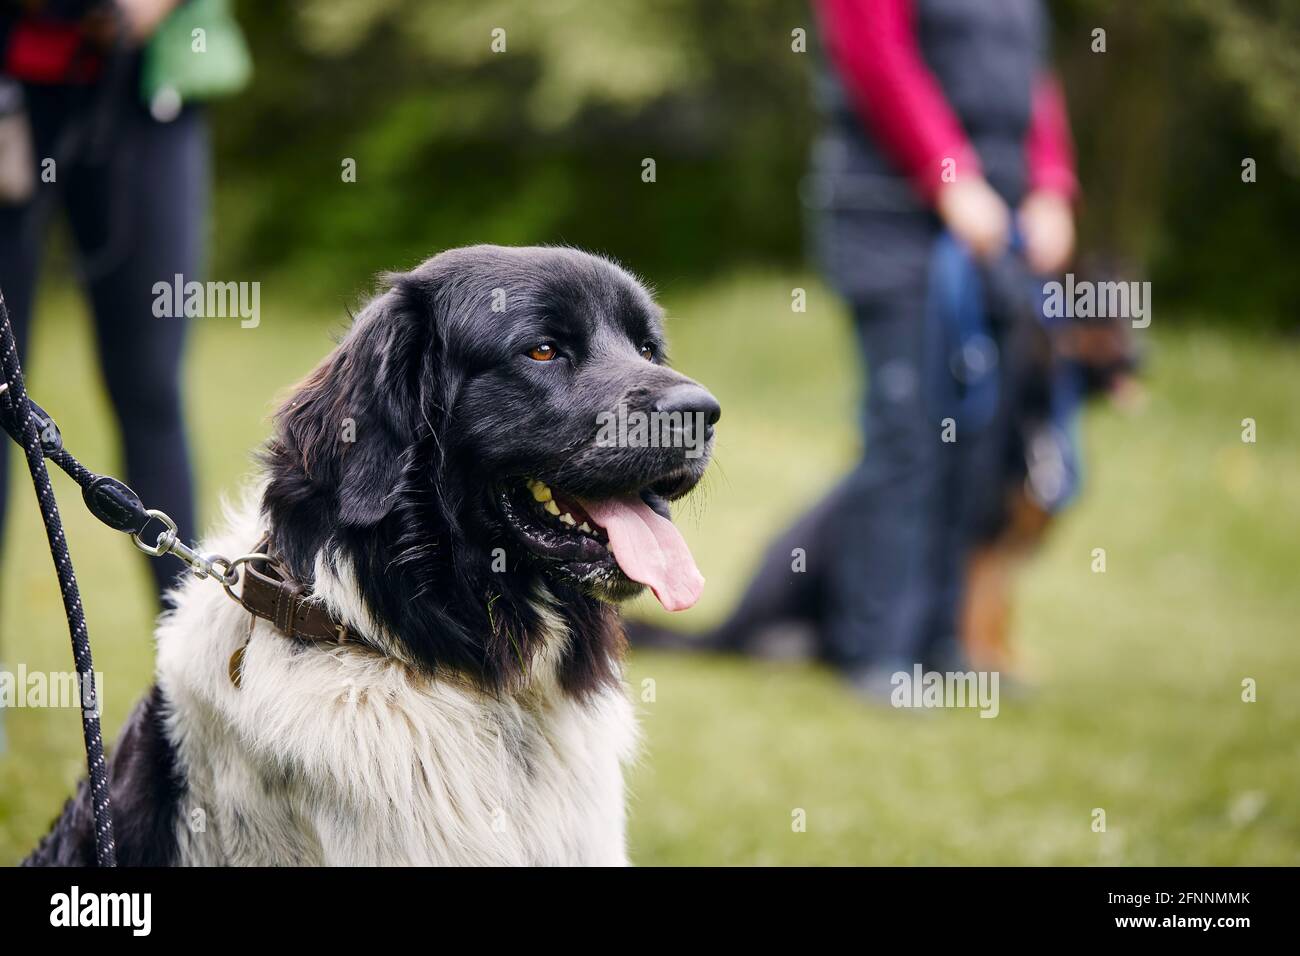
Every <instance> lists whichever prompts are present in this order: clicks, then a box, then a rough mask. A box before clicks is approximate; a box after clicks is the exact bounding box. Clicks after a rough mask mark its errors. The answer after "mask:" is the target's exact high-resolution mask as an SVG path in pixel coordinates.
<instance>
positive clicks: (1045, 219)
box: [1019, 191, 1074, 275]
mask: <svg viewBox="0 0 1300 956" xmlns="http://www.w3.org/2000/svg"><path fill="white" fill-rule="evenodd" d="M1019 219H1020V231H1021V233H1022V234H1023V235H1024V237H1025V259H1026V261H1028V263H1029V267H1030V268H1031V269H1033V270H1034V272H1036V273H1038V274H1039V275H1053V274H1055V273H1059V272H1061V271H1062V270H1064V269H1065V267H1066V265H1067V264H1068V263H1069V261H1070V256H1071V255H1072V254H1073V253H1074V211H1073V210H1072V209H1071V208H1070V201H1069V200H1068V199H1066V198H1065V197H1064V196H1062V195H1060V194H1059V193H1052V192H1041V191H1040V192H1032V193H1030V194H1029V195H1028V196H1026V197H1025V200H1024V202H1022V203H1021V204H1020V214H1019Z"/></svg>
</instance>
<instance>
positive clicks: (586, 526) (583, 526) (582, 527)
mask: <svg viewBox="0 0 1300 956" xmlns="http://www.w3.org/2000/svg"><path fill="white" fill-rule="evenodd" d="M578 530H579V531H585V532H587V534H591V525H589V524H587V522H585V521H584V522H583V523H582V524H580V525H578Z"/></svg>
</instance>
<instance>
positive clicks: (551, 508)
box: [542, 501, 560, 518]
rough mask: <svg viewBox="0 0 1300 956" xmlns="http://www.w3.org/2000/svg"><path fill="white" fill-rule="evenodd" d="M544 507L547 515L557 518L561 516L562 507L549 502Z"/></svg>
mask: <svg viewBox="0 0 1300 956" xmlns="http://www.w3.org/2000/svg"><path fill="white" fill-rule="evenodd" d="M542 507H543V508H544V509H545V510H546V513H547V514H551V515H555V516H556V517H557V518H558V517H559V516H560V506H559V505H557V504H556V503H555V502H554V501H548V502H546V504H544V505H542Z"/></svg>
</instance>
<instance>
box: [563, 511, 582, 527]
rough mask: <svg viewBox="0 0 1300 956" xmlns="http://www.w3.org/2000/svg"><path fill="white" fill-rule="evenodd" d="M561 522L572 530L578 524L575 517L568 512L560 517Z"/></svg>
mask: <svg viewBox="0 0 1300 956" xmlns="http://www.w3.org/2000/svg"><path fill="white" fill-rule="evenodd" d="M560 520H561V521H562V522H564V523H565V524H567V525H568V526H569V527H570V528H572V527H573V526H574V525H575V524H577V523H578V522H576V521H574V520H573V515H571V514H569V513H568V512H567V511H566V512H565V513H564V514H562V515H560Z"/></svg>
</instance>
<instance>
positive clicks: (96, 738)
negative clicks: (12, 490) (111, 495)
mask: <svg viewBox="0 0 1300 956" xmlns="http://www.w3.org/2000/svg"><path fill="white" fill-rule="evenodd" d="M0 364H2V366H3V371H4V384H3V388H4V401H5V404H6V406H7V409H6V415H5V416H4V417H5V428H6V430H7V431H9V433H10V435H12V436H13V437H14V440H15V441H17V442H18V443H19V444H20V445H22V446H23V451H24V452H25V453H26V456H27V469H28V471H30V472H31V475H32V484H33V485H34V486H35V488H36V499H37V501H39V502H40V506H41V518H42V519H43V520H44V522H45V536H46V537H47V538H48V539H49V542H50V556H51V557H52V558H53V559H54V569H55V571H57V572H58V575H59V590H60V591H61V592H62V594H63V611H64V613H65V614H66V615H67V617H68V633H69V634H70V635H71V636H72V657H73V660H74V661H76V666H77V673H78V675H79V676H80V679H81V730H82V736H83V737H84V739H85V743H86V767H87V770H88V771H89V773H90V798H91V804H92V806H93V807H94V813H95V862H96V863H97V864H98V865H100V866H117V848H116V846H115V844H114V842H113V809H112V807H111V806H110V803H109V799H108V765H107V764H106V763H105V761H104V738H103V734H102V733H101V731H100V727H99V714H98V709H99V708H98V701H99V688H97V687H96V686H95V665H94V663H93V661H92V659H91V656H90V634H89V633H88V632H87V630H86V613H85V611H84V610H83V609H82V606H81V592H80V591H79V590H78V588H77V574H76V572H75V571H74V570H73V569H72V557H71V555H69V554H68V542H67V539H66V538H65V537H64V534H63V520H62V519H61V518H60V517H59V506H58V503H57V502H55V500H54V489H53V488H52V487H51V486H50V473H49V472H48V471H47V470H46V468H45V451H44V449H43V448H42V446H41V432H40V429H38V427H37V421H36V418H35V416H34V415H33V413H32V405H31V401H30V400H29V399H28V397H27V388H26V385H25V384H24V383H23V370H22V366H21V365H20V364H19V362H18V345H17V343H16V342H15V341H14V333H13V329H12V328H11V327H10V325H9V310H8V308H6V306H5V301H4V293H2V292H0ZM11 425H12V426H13V427H12V428H11V427H10V426H11ZM64 455H65V457H66V458H67V459H68V461H67V462H66V463H65V462H63V461H59V460H58V459H55V460H56V462H57V463H58V464H59V466H60V467H62V468H64V470H65V471H67V470H69V469H70V468H72V466H74V465H75V466H76V469H78V470H80V471H81V472H85V473H86V474H89V472H86V469H85V468H83V467H82V466H81V465H80V464H79V463H77V462H76V460H75V459H73V458H72V456H71V455H67V454H66V452H65V453H64ZM68 473H69V474H72V473H73V472H72V471H68ZM74 477H75V476H74ZM87 685H89V693H88V692H87Z"/></svg>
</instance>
